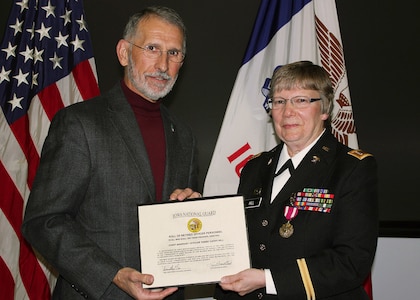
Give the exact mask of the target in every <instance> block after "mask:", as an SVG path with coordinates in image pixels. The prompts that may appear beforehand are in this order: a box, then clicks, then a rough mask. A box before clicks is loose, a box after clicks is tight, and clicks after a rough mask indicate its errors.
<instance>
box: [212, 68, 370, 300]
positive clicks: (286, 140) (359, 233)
mask: <svg viewBox="0 0 420 300" xmlns="http://www.w3.org/2000/svg"><path fill="white" fill-rule="evenodd" d="M333 97H334V91H333V88H332V85H331V81H330V79H329V76H328V73H327V72H326V71H325V70H323V69H322V67H320V66H317V65H314V64H312V63H311V62H308V61H303V62H296V63H291V64H288V65H285V66H282V67H281V68H278V69H276V70H275V71H274V74H273V77H272V80H271V90H270V99H269V107H270V109H271V115H272V118H273V123H274V128H275V132H276V134H277V136H278V137H279V139H280V140H281V143H280V144H279V145H278V146H276V147H275V148H274V149H272V150H270V151H267V152H263V153H261V154H260V155H259V156H257V157H255V158H254V159H251V160H250V161H249V162H248V163H247V164H246V165H245V167H244V168H243V170H242V173H241V178H240V183H239V187H238V191H239V193H241V194H243V195H244V196H245V198H257V199H260V200H261V204H260V205H259V206H258V207H255V206H253V207H248V208H247V209H246V215H247V222H248V223H247V225H248V231H249V232H248V235H249V244H250V252H251V260H252V268H251V269H247V270H244V271H242V272H239V273H237V274H233V275H229V276H225V277H223V278H221V282H220V287H218V289H217V292H216V296H215V298H216V299H238V300H239V299H241V300H244V299H285V300H292V299H293V300H294V299H331V300H332V299H334V300H344V299H349V300H350V299H351V300H362V299H363V300H368V299H369V297H368V295H367V294H366V292H365V290H364V288H363V282H364V280H365V279H366V277H367V276H368V275H369V272H370V269H371V267H372V262H373V259H374V255H375V250H376V243H377V237H378V207H377V166H376V161H375V158H374V157H373V156H372V155H371V154H368V153H365V152H363V151H360V150H352V149H350V148H348V147H347V146H345V145H343V144H341V143H340V142H338V141H337V140H336V139H335V137H334V136H333V135H332V133H331V131H330V128H329V123H330V116H331V111H332V104H333ZM282 166H288V167H287V168H283V167H282Z"/></svg>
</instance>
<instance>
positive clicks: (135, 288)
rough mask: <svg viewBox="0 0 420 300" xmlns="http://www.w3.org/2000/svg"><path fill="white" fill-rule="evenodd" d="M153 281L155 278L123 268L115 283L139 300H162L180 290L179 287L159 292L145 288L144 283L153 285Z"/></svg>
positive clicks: (116, 276) (115, 278)
mask: <svg viewBox="0 0 420 300" xmlns="http://www.w3.org/2000/svg"><path fill="white" fill-rule="evenodd" d="M153 280H154V278H153V276H152V275H150V274H142V273H140V272H138V271H136V270H134V269H132V268H122V269H120V270H119V271H118V273H117V274H116V275H115V277H114V280H113V282H114V283H115V285H117V286H118V287H119V288H120V289H122V290H123V291H125V292H126V293H127V294H129V295H130V296H131V297H133V298H134V299H137V300H160V299H163V298H165V297H167V296H169V295H170V294H173V293H174V292H175V291H176V290H178V288H177V287H170V288H165V289H159V290H153V289H144V288H143V286H142V284H143V283H145V284H152V283H153Z"/></svg>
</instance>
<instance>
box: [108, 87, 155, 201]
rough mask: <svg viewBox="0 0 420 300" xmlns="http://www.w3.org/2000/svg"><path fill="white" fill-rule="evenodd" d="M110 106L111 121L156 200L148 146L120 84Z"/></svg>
mask: <svg viewBox="0 0 420 300" xmlns="http://www.w3.org/2000/svg"><path fill="white" fill-rule="evenodd" d="M108 108H109V109H108V112H109V118H110V121H111V123H112V124H113V125H114V126H115V128H116V130H117V131H118V132H119V134H120V135H121V138H122V140H123V142H124V146H125V148H126V149H127V151H128V152H129V154H130V156H131V157H132V159H133V161H134V165H135V166H136V168H137V170H138V173H139V177H140V180H141V181H142V182H143V184H144V185H145V186H146V187H147V189H148V193H149V197H150V199H151V200H152V201H155V187H154V181H153V174H152V170H151V166H150V163H149V159H148V155H147V151H146V147H145V145H144V141H143V138H142V135H141V132H140V129H139V126H138V124H137V122H136V118H135V116H134V113H133V110H132V109H131V107H130V104H129V103H128V102H127V100H126V99H125V96H124V94H123V92H122V90H121V88H120V85H119V84H117V86H115V87H114V88H113V89H112V91H111V94H110V98H109V99H108Z"/></svg>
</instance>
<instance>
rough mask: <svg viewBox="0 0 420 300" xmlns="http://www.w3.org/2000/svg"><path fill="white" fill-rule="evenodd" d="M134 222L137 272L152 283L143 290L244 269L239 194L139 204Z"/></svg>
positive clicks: (213, 278) (245, 241) (245, 252)
mask: <svg viewBox="0 0 420 300" xmlns="http://www.w3.org/2000/svg"><path fill="white" fill-rule="evenodd" d="M157 216H159V222H156V217H157ZM138 218H139V238H140V261H141V272H142V273H147V274H152V275H153V277H154V279H155V280H154V282H153V284H152V285H145V284H144V285H143V287H144V288H160V287H167V286H185V285H191V284H207V283H214V282H218V281H220V279H221V278H222V277H223V276H225V275H231V274H235V273H238V272H240V271H242V270H245V269H248V268H250V265H251V264H250V256H249V247H248V234H247V230H246V220H245V206H244V199H243V197H242V196H220V197H212V198H200V199H195V200H184V201H169V202H163V203H156V204H148V205H141V206H139V207H138ZM226 220H229V224H235V226H226Z"/></svg>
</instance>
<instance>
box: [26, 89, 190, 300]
mask: <svg viewBox="0 0 420 300" xmlns="http://www.w3.org/2000/svg"><path fill="white" fill-rule="evenodd" d="M161 113H162V119H163V123H164V131H165V139H166V149H167V155H166V169H165V178H164V183H163V193H162V195H163V199H169V195H170V193H172V191H173V190H174V189H175V188H186V187H190V188H192V189H194V190H196V188H197V160H196V140H195V138H194V137H193V134H192V131H191V130H190V128H189V127H187V126H186V125H184V124H183V123H181V122H179V120H176V119H175V118H174V116H172V115H171V114H170V113H169V111H168V110H167V109H166V108H165V106H163V105H162V104H161ZM153 202H155V187H154V182H153V175H152V170H151V167H150V164H149V160H148V155H147V152H146V148H145V145H144V143H143V139H142V135H141V131H140V129H139V126H138V124H137V121H136V118H135V115H134V113H133V111H132V109H131V106H130V105H129V103H128V101H127V100H126V98H125V96H124V94H123V91H122V89H121V86H120V84H119V83H118V84H117V85H116V86H114V88H113V89H111V90H110V91H109V92H108V93H106V94H104V95H102V96H99V97H96V98H94V99H91V100H88V101H84V102H81V103H77V104H74V105H71V106H69V107H67V108H64V109H62V110H60V111H59V112H58V113H57V114H56V116H55V117H54V119H53V121H52V123H51V126H50V130H49V133H48V137H47V139H46V141H45V143H44V147H43V150H42V155H41V161H40V166H39V169H38V171H37V174H36V179H35V182H34V185H33V188H32V191H31V194H30V197H29V200H28V205H27V208H26V213H25V217H24V223H23V226H22V232H23V235H24V237H25V238H26V239H27V240H28V241H29V242H30V243H31V244H32V245H33V247H34V248H35V249H36V250H37V251H38V252H39V253H40V254H41V255H42V256H43V257H44V258H45V259H46V260H47V261H48V262H49V263H50V264H51V265H52V266H53V267H54V268H55V269H56V270H57V271H58V273H59V277H58V280H57V284H56V287H55V289H54V293H53V298H54V299H60V300H63V299H83V298H89V299H113V300H115V299H118V300H121V299H131V297H129V296H128V295H127V294H126V293H125V292H123V291H122V290H120V289H119V288H118V287H117V286H116V285H114V284H113V283H112V280H113V278H114V276H115V274H116V273H117V271H118V270H119V269H121V268H122V267H131V268H134V269H136V270H140V253H139V251H140V250H139V248H140V247H139V234H138V213H137V206H138V205H140V204H147V203H153ZM157 219H158V216H157ZM173 296H175V295H173ZM178 298H183V296H182V295H179V297H178Z"/></svg>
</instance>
